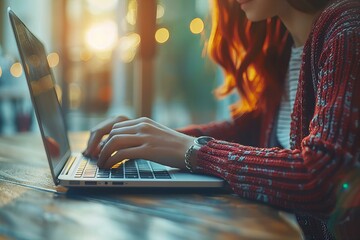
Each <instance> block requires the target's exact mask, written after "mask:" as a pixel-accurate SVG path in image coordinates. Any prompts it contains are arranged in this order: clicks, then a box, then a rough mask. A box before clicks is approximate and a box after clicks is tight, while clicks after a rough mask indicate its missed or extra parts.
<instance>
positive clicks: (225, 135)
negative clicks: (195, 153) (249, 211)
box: [177, 112, 261, 146]
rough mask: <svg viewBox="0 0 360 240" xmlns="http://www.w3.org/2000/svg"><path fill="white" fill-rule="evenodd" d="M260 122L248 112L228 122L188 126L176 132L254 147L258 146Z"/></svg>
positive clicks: (254, 114)
mask: <svg viewBox="0 0 360 240" xmlns="http://www.w3.org/2000/svg"><path fill="white" fill-rule="evenodd" d="M260 122H261V119H260V116H259V115H258V114H257V113H252V112H250V113H245V114H243V115H241V116H239V117H237V118H235V119H232V120H229V121H221V122H211V123H208V124H199V125H190V126H188V127H185V128H181V129H177V131H179V132H182V133H184V134H187V135H190V136H194V137H199V136H211V137H213V138H216V139H219V140H224V141H228V142H236V143H241V144H244V145H250V146H255V145H259V136H260V125H261V124H260Z"/></svg>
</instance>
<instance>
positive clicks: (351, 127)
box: [180, 0, 360, 216]
mask: <svg viewBox="0 0 360 240" xmlns="http://www.w3.org/2000/svg"><path fill="white" fill-rule="evenodd" d="M274 94H276V93H274ZM275 114H276V111H273V110H271V109H269V111H268V112H267V113H265V114H264V115H263V116H262V118H261V120H260V121H256V120H255V119H252V118H251V115H244V116H241V117H239V118H238V119H234V120H233V121H231V122H230V121H229V122H218V123H216V122H214V123H211V124H207V125H195V126H190V127H188V128H185V129H182V130H180V131H182V132H184V133H186V134H189V135H193V136H200V135H208V136H213V137H215V138H216V140H213V141H211V142H209V143H208V144H207V145H206V146H204V147H202V148H201V149H200V150H199V152H198V155H197V157H198V159H199V161H198V165H199V168H200V171H201V172H203V173H207V174H212V175H216V176H219V177H221V178H223V179H225V180H226V182H227V183H229V185H230V186H231V188H232V189H233V190H234V192H235V193H237V194H238V195H239V196H241V197H244V198H247V199H251V200H257V201H261V202H264V203H267V204H270V205H274V206H277V207H280V208H285V209H287V210H292V211H293V212H296V213H306V214H309V213H311V214H314V215H318V216H324V215H325V216H326V215H328V214H329V213H330V212H331V210H332V209H333V208H334V206H335V203H336V187H337V185H338V183H339V182H340V178H341V177H342V176H343V174H344V172H345V171H346V170H348V169H350V168H352V167H353V166H354V165H355V162H360V2H359V1H355V0H349V1H347V0H343V1H335V2H333V3H332V4H331V5H330V6H329V7H327V8H326V9H325V10H324V11H323V12H322V13H321V15H320V16H319V18H318V19H317V20H316V22H315V23H314V25H313V29H312V32H311V35H310V37H309V39H308V40H307V42H306V44H305V46H304V52H303V62H302V67H301V71H300V78H299V85H298V91H297V95H296V100H295V106H294V111H293V114H292V123H291V133H290V139H291V149H280V148H267V146H269V142H270V135H271V134H270V133H271V132H272V130H273V126H274V123H273V120H274V119H275ZM250 126H251V127H250ZM249 129H252V131H253V133H251V132H250V131H249ZM257 133H259V134H257ZM248 140H249V141H248ZM240 143H241V144H240ZM246 144H251V145H253V146H254V147H250V146H249V145H246Z"/></svg>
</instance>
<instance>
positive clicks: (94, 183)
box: [85, 181, 97, 185]
mask: <svg viewBox="0 0 360 240" xmlns="http://www.w3.org/2000/svg"><path fill="white" fill-rule="evenodd" d="M96 184H97V182H93V181H85V185H96Z"/></svg>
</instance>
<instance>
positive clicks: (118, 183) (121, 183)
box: [112, 182, 124, 185]
mask: <svg viewBox="0 0 360 240" xmlns="http://www.w3.org/2000/svg"><path fill="white" fill-rule="evenodd" d="M112 185H124V182H113V183H112Z"/></svg>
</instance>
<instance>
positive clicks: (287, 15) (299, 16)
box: [279, 5, 320, 47]
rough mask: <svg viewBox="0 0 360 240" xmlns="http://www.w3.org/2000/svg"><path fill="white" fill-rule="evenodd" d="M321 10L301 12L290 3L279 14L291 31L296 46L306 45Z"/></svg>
mask: <svg viewBox="0 0 360 240" xmlns="http://www.w3.org/2000/svg"><path fill="white" fill-rule="evenodd" d="M319 13H320V12H318V13H314V14H309V13H303V12H300V11H298V10H296V9H294V8H293V7H291V6H290V5H289V6H288V7H287V8H284V10H283V11H282V12H281V14H280V15H279V17H280V19H281V21H282V22H283V23H284V25H285V27H286V28H287V29H288V31H289V32H290V34H291V36H292V38H293V40H294V44H295V47H301V46H304V45H305V43H306V40H307V39H308V37H309V35H310V32H311V29H312V25H313V22H314V20H315V18H316V17H317V16H318V14H319Z"/></svg>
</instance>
